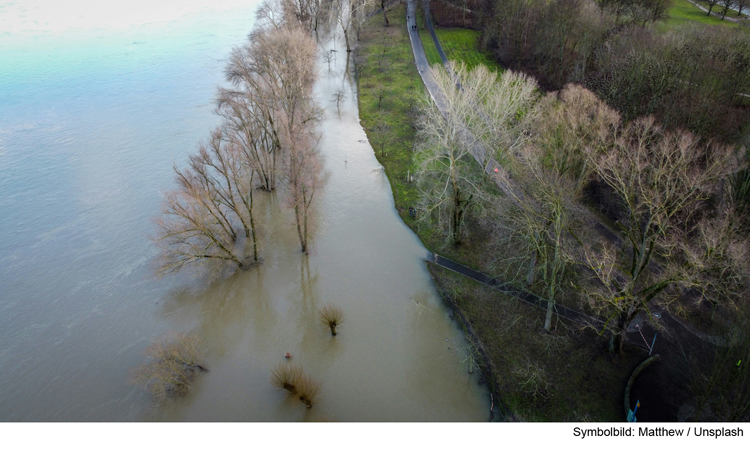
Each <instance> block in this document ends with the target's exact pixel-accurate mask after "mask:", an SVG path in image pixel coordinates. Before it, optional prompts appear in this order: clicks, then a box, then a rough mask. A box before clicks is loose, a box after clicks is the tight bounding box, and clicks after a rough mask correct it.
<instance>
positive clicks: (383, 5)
mask: <svg viewBox="0 0 750 451" xmlns="http://www.w3.org/2000/svg"><path fill="white" fill-rule="evenodd" d="M387 3H388V0H380V9H382V10H383V20H384V21H385V26H386V27H387V26H388V25H390V24H389V23H388V5H387Z"/></svg>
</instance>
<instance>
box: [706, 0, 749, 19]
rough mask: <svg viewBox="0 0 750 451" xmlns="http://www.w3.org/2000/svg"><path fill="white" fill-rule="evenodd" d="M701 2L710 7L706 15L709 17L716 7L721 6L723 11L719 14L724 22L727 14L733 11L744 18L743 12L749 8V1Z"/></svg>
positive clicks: (722, 0) (708, 0)
mask: <svg viewBox="0 0 750 451" xmlns="http://www.w3.org/2000/svg"><path fill="white" fill-rule="evenodd" d="M700 2H701V3H703V4H705V5H706V6H707V7H708V12H707V13H706V15H707V16H710V15H711V10H712V9H714V6H716V5H719V6H720V7H721V10H720V11H719V14H721V20H724V18H725V17H726V16H727V13H729V11H731V10H736V11H737V17H740V16H742V11H743V10H744V9H745V8H747V5H748V0H701V1H700Z"/></svg>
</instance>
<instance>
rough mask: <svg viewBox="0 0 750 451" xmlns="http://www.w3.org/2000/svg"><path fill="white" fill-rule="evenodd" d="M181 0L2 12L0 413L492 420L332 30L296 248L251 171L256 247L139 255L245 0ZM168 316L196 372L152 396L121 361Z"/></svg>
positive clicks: (245, 19) (206, 118)
mask: <svg viewBox="0 0 750 451" xmlns="http://www.w3.org/2000/svg"><path fill="white" fill-rule="evenodd" d="M183 3H184V2H183ZM193 3H197V6H196V5H193V4H192V3H191V5H192V6H191V7H190V8H184V9H181V10H178V11H177V12H174V11H168V12H165V13H164V14H163V16H160V17H159V18H158V19H153V20H141V21H139V22H137V23H130V22H129V23H128V24H127V25H122V24H119V23H114V24H108V25H109V26H108V27H104V28H101V27H100V28H91V27H88V28H86V27H85V26H82V25H81V24H80V23H78V22H75V21H73V20H71V21H70V23H72V25H66V24H63V25H61V23H54V17H53V18H51V19H48V20H49V21H50V22H51V23H52V25H45V22H43V21H41V22H40V21H36V22H35V21H33V20H31V19H28V20H27V21H26V22H23V23H22V24H21V25H18V26H16V27H15V28H14V27H10V28H8V27H5V28H4V29H3V30H10V31H5V32H3V31H0V230H2V232H3V233H2V235H1V236H0V346H1V347H0V368H2V369H3V370H2V371H0V420H2V421H42V420H45V421H49V420H57V421H64V420H72V421H102V420H104V421H140V420H156V421H161V420H168V421H304V420H320V419H324V420H337V421H431V420H440V421H486V420H487V418H488V414H489V400H488V395H487V392H486V389H485V388H484V387H482V386H480V385H478V384H477V382H476V380H475V379H476V378H475V376H471V375H469V374H468V372H467V364H466V362H465V358H466V355H465V354H466V347H465V346H466V345H465V342H464V340H463V338H462V337H461V334H460V332H459V331H458V329H457V328H456V326H455V324H454V323H453V322H452V321H451V319H450V318H449V316H448V313H447V310H446V309H445V308H444V307H443V306H442V304H441V301H440V299H439V298H438V296H437V293H436V291H435V288H434V286H433V285H432V283H431V281H430V278H429V274H428V273H427V271H426V269H425V265H424V262H423V260H424V258H425V256H426V251H425V249H424V248H423V247H422V245H421V243H420V242H419V240H418V239H417V238H416V236H415V235H414V234H413V233H412V232H411V231H410V230H409V229H408V228H407V227H406V226H405V225H404V224H403V223H402V221H401V219H400V218H399V217H398V215H397V214H396V211H395V210H394V207H393V199H392V194H391V191H390V187H389V184H388V180H387V178H386V176H385V174H384V172H383V170H382V168H381V166H380V165H379V164H378V162H377V160H376V159H375V156H374V153H373V150H372V148H371V147H370V145H369V143H367V141H366V139H367V138H366V135H365V133H364V131H363V129H362V127H361V126H360V125H359V121H358V118H357V114H358V113H357V103H356V93H355V92H354V87H353V79H352V77H351V75H350V74H349V73H347V72H346V70H345V69H346V57H345V52H338V53H337V60H336V61H335V62H334V63H333V64H332V66H331V70H330V71H329V69H328V65H327V64H326V63H325V62H323V60H322V58H321V59H320V67H319V69H320V75H321V79H320V81H319V82H318V84H317V85H316V94H317V95H318V97H319V101H320V103H321V105H323V106H324V107H325V108H326V110H327V115H326V119H325V120H324V121H323V122H322V124H321V131H322V132H323V134H324V135H323V136H324V138H323V140H322V141H321V144H320V148H321V155H322V159H323V161H324V170H325V180H326V183H325V186H324V188H323V189H321V190H320V191H319V193H318V194H316V196H318V197H317V203H316V217H315V224H316V227H315V232H314V235H313V238H312V251H311V253H310V255H309V256H305V255H304V254H302V253H301V252H299V242H298V239H297V236H296V231H295V228H294V220H293V215H292V214H291V213H290V212H289V211H288V210H286V209H285V208H284V192H283V189H280V190H279V192H277V193H275V194H268V193H262V192H258V199H259V200H260V202H259V204H260V207H259V212H260V213H261V215H263V216H264V221H263V223H264V225H263V227H262V248H261V252H262V255H261V256H262V258H263V263H262V264H261V265H259V266H257V267H255V268H252V269H251V270H249V271H243V272H238V273H236V274H234V275H232V276H230V277H227V278H224V279H221V280H218V281H213V282H209V281H208V280H207V279H206V278H204V277H200V276H196V275H195V274H193V273H189V272H188V273H184V274H178V275H175V276H168V277H165V278H161V279H159V278H156V277H155V276H154V274H153V267H152V261H153V259H154V257H155V253H156V250H155V247H154V245H153V244H152V243H151V242H150V241H149V239H148V237H149V235H150V234H151V233H153V225H152V222H151V220H152V218H154V217H155V216H156V215H157V214H158V212H159V208H160V203H161V197H160V192H163V191H165V190H168V189H170V188H172V187H173V186H174V180H173V175H172V170H171V165H172V163H173V162H174V163H175V164H177V165H183V164H184V163H185V161H186V158H187V155H188V154H189V153H190V152H192V151H194V150H195V148H196V146H197V143H198V141H199V140H201V139H205V138H207V137H208V133H209V131H210V129H211V127H213V126H215V125H216V124H217V123H218V118H217V117H216V116H214V115H213V114H212V110H213V104H212V101H213V96H214V93H215V89H216V86H217V85H219V84H222V83H223V79H222V78H223V75H222V74H223V68H224V65H225V64H226V57H227V55H228V53H229V51H230V49H231V48H232V46H234V45H238V44H240V43H241V42H242V41H243V40H244V39H246V35H247V33H248V32H249V31H250V29H251V28H252V25H253V17H254V15H253V13H254V9H255V7H256V6H257V3H253V2H232V1H225V2H220V6H221V7H220V8H218V9H209V8H208V5H214V4H216V2H215V1H200V0H199V1H198V2H193ZM13 8H14V6H13V5H11V6H10V7H7V6H4V7H0V23H3V21H4V20H5V23H6V24H7V23H8V17H9V16H8V14H9V13H8V11H9V10H10V14H13V13H14V10H13ZM17 9H18V8H17V7H16V10H17ZM15 13H17V11H15ZM23 13H24V14H25V15H26V16H27V17H29V16H30V17H32V18H33V16H34V13H35V12H34V11H33V10H29V11H24V12H23ZM3 15H5V17H3ZM124 16H125V17H127V15H126V14H124ZM72 17H74V18H77V17H78V16H75V15H73V16H72ZM98 23H100V22H98ZM53 25H58V26H57V27H55V26H53ZM45 27H47V28H45ZM320 41H321V44H320V46H321V49H323V50H328V49H330V48H333V47H334V46H335V47H336V48H337V49H341V48H342V47H343V46H342V43H341V42H340V41H338V42H334V41H332V40H330V39H328V38H321V40H320ZM339 89H343V90H344V92H345V93H346V100H345V101H344V102H342V104H341V112H340V115H339V114H338V112H337V111H336V105H335V102H333V97H334V93H335V92H336V91H338V90H339ZM329 302H331V303H334V304H337V305H339V306H340V307H341V308H342V309H343V311H344V315H345V321H344V323H343V324H342V326H341V327H340V329H339V334H338V336H336V337H331V335H330V332H329V331H328V330H327V328H326V327H325V326H323V325H321V324H320V323H319V322H318V319H317V314H316V311H317V308H319V307H320V306H322V305H324V304H325V303H329ZM170 332H187V333H191V334H194V335H196V336H197V337H199V338H200V339H201V341H202V342H203V343H204V344H205V359H204V362H205V365H206V366H207V367H208V368H209V369H210V372H208V373H205V374H201V375H200V376H199V378H198V379H197V380H196V383H195V384H194V386H193V388H192V390H191V392H190V393H189V394H188V395H187V396H186V397H184V398H181V399H176V400H168V401H162V402H160V403H156V402H154V401H153V400H152V399H151V398H150V395H149V394H148V393H146V392H144V391H143V390H141V389H140V388H139V387H135V386H133V385H129V384H128V373H129V371H130V369H131V368H133V367H135V366H137V365H138V364H139V363H140V362H142V361H143V358H144V354H143V352H144V350H145V348H146V347H147V346H148V345H149V343H150V342H151V341H152V340H153V339H155V338H157V337H160V336H163V335H165V334H168V333H170ZM285 352H290V353H291V354H292V359H291V360H292V362H294V363H298V364H300V365H302V366H303V368H304V369H305V371H306V372H307V373H309V374H310V375H312V376H313V377H314V378H316V379H317V380H318V381H319V382H321V384H322V385H321V400H320V401H319V402H318V403H317V404H316V405H315V406H314V407H313V408H312V409H307V408H305V407H304V405H302V404H301V403H300V402H299V401H297V400H295V399H293V398H291V397H289V396H287V395H286V393H285V392H282V391H279V390H278V389H276V388H274V387H273V386H272V385H271V382H270V379H271V371H272V370H273V369H274V368H275V367H276V366H277V365H282V364H287V363H288V362H287V361H286V359H285V358H284V353H285Z"/></svg>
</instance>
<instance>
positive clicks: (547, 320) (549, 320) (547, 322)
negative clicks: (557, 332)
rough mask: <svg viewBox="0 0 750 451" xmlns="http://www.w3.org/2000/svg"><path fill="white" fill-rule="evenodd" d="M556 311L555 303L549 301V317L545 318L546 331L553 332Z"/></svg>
mask: <svg viewBox="0 0 750 451" xmlns="http://www.w3.org/2000/svg"><path fill="white" fill-rule="evenodd" d="M554 309H555V301H553V300H551V299H547V316H546V317H545V318H544V330H546V331H547V332H549V331H550V330H552V313H553V311H554Z"/></svg>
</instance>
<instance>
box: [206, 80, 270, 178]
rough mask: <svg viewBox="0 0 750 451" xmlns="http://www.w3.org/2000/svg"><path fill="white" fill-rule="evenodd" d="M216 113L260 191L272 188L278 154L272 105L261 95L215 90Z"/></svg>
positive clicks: (242, 91) (251, 92) (248, 92)
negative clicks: (255, 176)
mask: <svg viewBox="0 0 750 451" xmlns="http://www.w3.org/2000/svg"><path fill="white" fill-rule="evenodd" d="M217 104H218V107H217V109H216V113H217V114H218V115H219V116H221V117H223V118H224V124H225V134H226V135H227V139H228V140H230V141H231V142H232V143H233V144H234V145H235V146H237V148H238V149H239V150H240V152H241V155H242V158H243V159H244V161H245V162H246V164H247V165H249V167H251V168H252V169H253V170H254V171H255V172H256V173H257V175H258V179H259V184H260V188H261V189H263V190H266V191H273V190H274V189H276V179H277V176H278V167H277V166H278V163H277V161H278V159H279V157H278V155H279V153H280V152H281V142H280V139H279V131H278V129H277V126H276V121H277V119H276V116H277V112H276V111H275V108H276V106H275V105H274V104H273V103H272V102H269V98H267V97H264V95H263V93H258V92H255V91H245V90H227V89H219V94H218V96H217Z"/></svg>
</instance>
